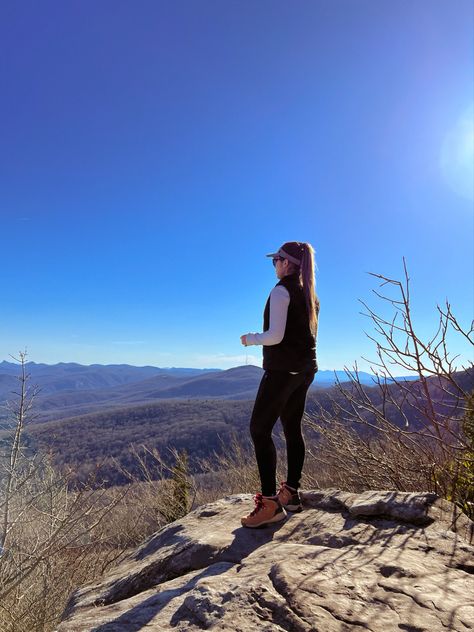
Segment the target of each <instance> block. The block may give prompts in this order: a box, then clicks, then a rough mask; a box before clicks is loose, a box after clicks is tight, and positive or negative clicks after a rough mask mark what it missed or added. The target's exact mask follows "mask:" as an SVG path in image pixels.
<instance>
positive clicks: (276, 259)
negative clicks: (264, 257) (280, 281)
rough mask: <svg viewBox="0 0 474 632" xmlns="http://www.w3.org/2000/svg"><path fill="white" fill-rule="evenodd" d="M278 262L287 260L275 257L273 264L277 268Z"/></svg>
mask: <svg viewBox="0 0 474 632" xmlns="http://www.w3.org/2000/svg"><path fill="white" fill-rule="evenodd" d="M277 261H285V260H284V259H283V257H273V259H272V262H273V265H274V266H275V267H276V264H277Z"/></svg>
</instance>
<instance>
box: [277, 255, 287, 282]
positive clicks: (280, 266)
mask: <svg viewBox="0 0 474 632" xmlns="http://www.w3.org/2000/svg"><path fill="white" fill-rule="evenodd" d="M289 263H290V262H289V261H288V259H280V258H278V259H276V261H275V274H276V275H277V277H278V278H279V279H283V277H285V276H286V275H287V274H288V265H289Z"/></svg>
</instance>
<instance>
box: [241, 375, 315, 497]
mask: <svg viewBox="0 0 474 632" xmlns="http://www.w3.org/2000/svg"><path fill="white" fill-rule="evenodd" d="M303 377H304V376H303ZM301 379H302V376H301V374H298V375H291V374H290V373H287V372H285V371H265V374H264V376H263V377H262V380H261V382H260V387H259V389H258V393H257V397H256V400H255V404H254V407H253V411H252V417H251V420H250V434H251V436H252V440H253V443H254V447H255V456H256V459H257V465H258V471H259V474H260V481H261V484H262V494H263V495H264V496H275V494H276V450H275V444H274V443H273V439H272V430H273V427H274V425H275V423H276V421H277V419H278V417H280V415H281V414H282V411H283V410H284V409H285V404H287V402H288V401H290V399H291V397H292V393H293V392H294V391H295V389H298V387H299V386H300V384H301ZM308 387H309V384H308ZM308 387H306V390H307V389H308Z"/></svg>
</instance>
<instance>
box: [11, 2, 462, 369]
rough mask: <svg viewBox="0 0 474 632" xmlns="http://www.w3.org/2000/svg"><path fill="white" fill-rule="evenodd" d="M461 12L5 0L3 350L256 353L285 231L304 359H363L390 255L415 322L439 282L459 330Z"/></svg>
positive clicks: (86, 357) (438, 5) (133, 356)
mask: <svg viewBox="0 0 474 632" xmlns="http://www.w3.org/2000/svg"><path fill="white" fill-rule="evenodd" d="M473 13H474V5H473V3H472V1H471V0H453V1H451V2H446V0H418V1H417V2H412V1H411V0H398V1H397V2H393V1H392V0H357V1H354V0H311V1H297V2H287V1H284V2H283V1H280V0H259V1H258V2H251V1H250V0H249V1H236V0H234V1H232V0H228V1H222V0H213V1H210V0H199V1H193V0H188V1H182V0H170V1H166V2H165V1H160V0H137V1H136V2H129V1H126V2H125V1H123V0H100V1H99V2H92V1H83V0H81V1H77V0H69V1H68V2H61V1H59V0H57V1H56V2H50V1H47V0H42V2H32V1H25V2H18V3H15V2H2V3H1V4H0V42H1V48H2V55H1V62H0V82H1V86H2V95H1V99H0V125H1V130H0V132H1V134H0V138H1V153H0V219H1V222H0V231H1V232H0V246H1V256H2V260H3V265H2V274H1V299H0V300H1V310H0V360H2V359H9V355H10V354H15V353H17V351H18V350H19V349H23V348H25V347H27V348H28V352H29V359H30V360H33V361H36V362H47V363H55V362H60V361H64V362H70V361H74V362H80V363H83V364H91V363H96V362H97V363H104V364H105V363H129V364H137V365H143V364H152V365H155V366H188V367H221V368H228V367H231V366H237V365H239V364H243V363H245V361H246V360H248V361H249V362H253V363H255V364H258V363H259V361H260V357H261V349H260V348H259V347H249V348H248V349H247V352H248V353H247V357H246V353H245V349H244V348H243V347H242V346H241V345H240V339H239V337H240V335H241V334H243V333H246V332H248V331H261V329H262V311H263V307H264V304H265V301H266V298H267V295H268V293H269V291H270V290H271V288H272V287H273V285H274V284H275V283H276V281H277V279H276V278H275V276H274V269H273V266H272V264H271V261H270V260H269V259H266V258H265V256H264V255H265V254H266V253H268V252H272V251H274V250H275V249H277V248H278V247H279V246H280V245H281V244H282V243H283V242H284V241H287V240H300V241H309V242H311V243H312V244H313V246H314V248H315V250H316V257H317V264H318V272H317V291H318V294H319V296H320V300H321V315H320V325H319V340H318V359H319V364H320V368H322V369H341V368H342V367H343V366H344V365H348V366H351V365H352V364H353V362H354V361H356V360H357V361H358V362H361V360H360V358H361V356H364V355H365V356H369V357H373V358H375V353H374V350H373V344H372V343H371V341H370V340H369V339H368V338H367V337H366V335H365V334H364V330H365V331H368V332H369V333H371V329H370V326H369V323H368V321H367V319H366V318H364V317H363V316H361V315H360V313H359V312H360V311H361V305H360V304H359V303H358V299H362V300H365V301H367V302H369V303H370V304H371V306H373V307H375V308H377V307H378V306H379V305H380V302H379V301H378V300H377V299H376V297H375V296H374V295H373V293H372V290H373V289H378V284H377V282H376V280H375V279H373V278H372V277H370V275H368V274H367V273H368V272H376V273H380V274H384V275H386V276H391V277H393V278H399V279H400V278H402V274H403V266H402V257H403V256H404V257H405V258H406V261H407V265H408V269H409V272H410V276H411V283H412V288H411V290H412V297H413V307H414V314H413V315H414V318H415V323H416V324H417V326H418V328H419V330H420V332H421V334H430V333H434V332H435V331H436V323H437V315H436V304H437V303H440V304H443V303H444V301H445V300H446V298H448V299H449V300H450V302H451V304H452V307H453V310H454V312H455V314H456V315H457V316H458V318H459V320H460V321H461V323H462V324H463V325H465V326H468V324H469V323H470V320H471V318H472V316H473V311H474V289H473V271H474V270H473V267H474V255H473V249H474V224H473V187H474V183H473V182H474V180H473V177H474V173H473V171H474V165H473V144H474V135H473V106H474V87H473V86H474V83H473V77H474V72H473V51H474V15H473ZM453 351H456V352H458V353H461V354H464V355H465V356H467V355H468V354H470V351H468V348H467V346H463V343H462V342H460V343H459V344H458V343H453ZM361 366H364V365H363V363H361Z"/></svg>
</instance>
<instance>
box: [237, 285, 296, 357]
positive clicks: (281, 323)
mask: <svg viewBox="0 0 474 632" xmlns="http://www.w3.org/2000/svg"><path fill="white" fill-rule="evenodd" d="M289 304H290V295H289V294H288V290H287V289H286V287H283V285H277V286H276V287H274V288H273V290H272V291H271V293H270V326H269V329H267V331H264V332H263V333H261V334H251V333H249V334H245V336H242V338H244V340H245V342H243V341H242V342H243V344H244V345H245V346H249V345H267V346H269V345H277V344H278V343H280V342H281V341H282V340H283V336H284V335H285V327H286V317H287V315H288V305H289Z"/></svg>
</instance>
